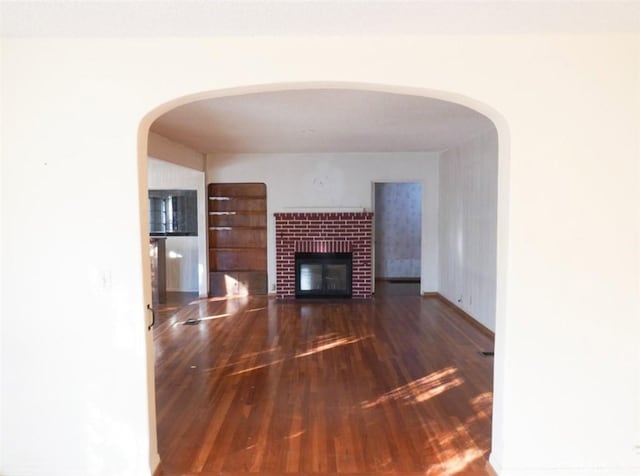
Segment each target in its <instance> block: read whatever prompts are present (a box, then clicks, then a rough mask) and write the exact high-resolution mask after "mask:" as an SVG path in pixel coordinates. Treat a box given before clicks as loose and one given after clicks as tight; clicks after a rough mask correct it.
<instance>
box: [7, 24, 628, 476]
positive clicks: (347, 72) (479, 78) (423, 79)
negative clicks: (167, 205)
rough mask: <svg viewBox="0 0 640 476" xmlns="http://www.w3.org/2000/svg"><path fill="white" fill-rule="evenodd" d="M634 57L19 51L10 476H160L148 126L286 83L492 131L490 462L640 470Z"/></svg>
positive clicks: (358, 42)
mask: <svg viewBox="0 0 640 476" xmlns="http://www.w3.org/2000/svg"><path fill="white" fill-rule="evenodd" d="M566 20H568V19H566ZM639 49H640V36H638V35H637V34H631V35H624V34H606V33H602V34H597V35H562V34H553V35H552V34H523V35H455V36H446V35H443V36H440V35H431V36H413V37H396V36H384V37H376V36H364V37H357V36H353V37H339V38H326V37H313V38H312V37H303V36H299V37H281V38H277V37H259V38H258V37H256V38H254V37H229V38H180V39H176V38H163V37H156V38H153V41H150V40H148V39H144V38H133V37H127V38H124V37H122V38H87V37H74V38H16V39H6V38H5V39H3V40H2V55H1V57H0V61H1V62H2V65H1V66H2V82H3V86H2V88H1V89H0V94H1V98H0V99H1V102H2V115H3V118H10V120H6V119H5V120H3V121H2V144H1V145H0V147H1V148H2V149H1V150H2V161H1V166H2V177H1V180H2V182H1V184H2V185H1V187H2V190H1V193H2V204H1V206H2V237H1V239H2V242H1V248H2V259H3V261H2V269H1V270H0V273H2V286H3V294H2V299H3V300H2V310H1V311H2V312H1V313H0V318H1V319H2V336H1V338H2V342H1V343H0V352H2V355H1V356H0V365H1V366H2V372H1V376H2V382H1V383H0V385H1V387H0V388H1V390H0V391H1V394H2V397H1V404H2V432H1V434H0V449H1V450H0V453H2V461H1V464H2V466H0V473H1V474H3V476H22V475H24V474H29V475H32V476H40V475H43V476H44V475H46V476H59V475H65V476H68V475H72V474H82V475H83V476H84V475H87V476H112V475H114V474H122V475H136V476H137V475H149V474H151V469H150V468H153V467H155V463H156V462H157V455H156V449H155V436H154V433H153V430H154V429H155V424H154V412H153V399H152V398H150V394H149V392H148V386H147V378H148V377H149V376H150V375H152V374H151V372H152V362H148V361H147V355H148V351H149V342H150V335H151V333H149V332H147V330H146V326H147V323H148V320H149V315H148V313H147V312H146V310H145V305H146V296H145V292H144V291H145V288H144V283H145V281H146V279H145V277H144V274H143V267H142V265H141V262H142V259H141V257H142V256H144V252H145V251H146V250H145V249H144V246H143V243H144V240H143V239H142V237H143V236H144V235H145V231H146V230H145V227H144V225H143V223H144V218H145V215H144V213H141V210H140V208H141V207H143V206H142V204H143V203H144V199H145V193H146V173H141V175H138V162H137V161H138V160H139V159H140V160H142V161H146V157H147V150H146V142H147V137H148V134H147V132H148V130H147V128H148V126H149V125H150V123H151V121H152V120H153V118H155V117H156V115H157V114H160V113H161V112H162V111H163V109H162V108H161V107H159V105H163V104H166V103H168V102H169V101H173V100H175V99H176V98H182V97H185V96H189V95H192V94H197V93H200V92H203V91H220V90H224V89H226V88H240V89H239V90H236V91H243V92H248V91H250V90H256V89H270V88H276V87H277V86H274V85H276V84H281V85H282V86H280V87H286V88H288V87H308V86H316V87H317V86H324V87H331V86H332V85H337V86H339V87H342V88H344V87H348V86H353V87H356V88H357V87H364V88H370V89H374V90H386V91H395V92H404V93H415V94H428V95H432V96H435V97H438V98H444V99H450V100H456V101H460V102H462V103H463V104H465V105H467V106H471V107H475V108H477V109H478V110H480V112H483V113H485V114H487V115H488V116H489V117H491V118H492V119H494V120H495V121H496V125H497V128H498V135H499V141H500V148H499V214H498V299H497V303H498V310H497V313H496V315H497V320H496V364H495V376H494V382H495V386H494V392H495V393H494V402H495V403H494V422H493V443H492V445H493V447H492V456H491V459H492V462H493V464H494V466H495V467H496V469H497V470H498V472H499V474H500V475H501V476H515V475H524V474H527V475H533V474H535V475H550V474H554V475H555V476H558V475H562V476H564V475H576V474H580V475H581V476H585V475H595V474H600V475H602V474H607V475H608V476H613V475H630V474H636V473H637V471H638V468H639V467H640V455H639V454H637V452H636V450H635V449H634V446H636V445H640V442H639V441H637V435H638V428H637V426H638V424H639V422H638V419H637V418H636V419H634V418H633V415H637V413H638V407H639V405H640V403H639V402H640V395H639V394H638V387H637V385H636V384H635V383H634V380H633V376H634V375H635V376H638V375H639V371H640V368H639V367H638V366H639V365H640V362H638V358H637V343H638V341H640V285H639V274H640V271H639V264H640V256H639V249H640V236H639V233H640V232H639V228H640V216H639V214H638V203H640V177H639V176H638V150H639V149H640V138H639V135H638V130H639V129H640V105H639V98H640V90H639V89H640V88H638V77H639V76H640V62H639V58H640V55H639V54H638V53H639ZM203 58H207V61H203V60H202V59H203ZM158 71H162V75H163V77H162V81H158ZM42 78H46V81H43V79H42ZM318 78H323V79H324V80H327V79H329V80H335V81H337V83H326V82H324V83H317V82H316V81H318ZM256 84H263V85H265V84H266V85H271V86H255V85H256ZM251 85H254V86H252V87H249V86H251ZM383 85H388V86H383ZM220 94H222V93H220ZM203 96H204V95H203ZM203 96H197V97H203ZM167 107H169V106H167ZM156 108H158V109H156ZM150 111H153V112H152V113H151V115H150V116H147V114H149V113H150ZM141 121H142V124H141ZM139 128H141V130H140V131H139ZM138 132H139V135H138ZM34 137H37V140H34ZM96 144H99V147H97V146H96ZM88 151H90V153H89V152H88ZM140 167H141V168H142V171H143V172H146V171H145V170H144V167H145V164H144V163H142V164H141V165H140ZM287 176H288V178H289V180H299V179H300V177H295V176H289V175H287ZM399 180H400V181H401V180H406V177H403V178H402V179H399ZM114 190H117V192H118V193H114ZM141 190H142V191H143V192H141ZM425 190H426V188H425ZM369 193H370V190H369ZM45 197H46V198H45ZM81 197H87V198H86V199H82V198H81ZM436 199H437V197H436ZM136 200H139V203H140V204H141V207H136V206H132V204H133V203H136ZM52 202H53V203H54V204H55V209H56V210H59V211H60V213H42V209H43V203H52ZM143 211H144V210H143ZM435 221H436V222H437V218H436V220H435ZM105 223H117V224H118V230H117V232H110V233H105ZM48 230H55V232H54V233H46V232H47V231H48ZM39 283H46V285H42V286H38V284H39ZM34 292H37V299H34ZM25 303H28V305H25ZM70 336H73V338H70ZM61 343H64V344H63V345H62V344H61ZM541 348H542V349H544V352H541V351H540V349H541ZM594 349H595V350H594ZM34 428H36V429H37V432H34V430H33V429H34ZM150 431H151V433H150ZM70 448H73V451H70V450H69V449H70Z"/></svg>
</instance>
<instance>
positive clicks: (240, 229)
mask: <svg viewBox="0 0 640 476" xmlns="http://www.w3.org/2000/svg"><path fill="white" fill-rule="evenodd" d="M207 192H208V193H207V195H208V210H209V223H208V225H209V234H208V239H209V273H210V276H209V283H210V284H209V293H210V294H211V295H212V296H225V295H228V294H238V293H242V292H244V291H245V290H246V291H248V292H249V294H266V293H267V187H266V185H265V184H263V183H211V184H209V186H208V189H207Z"/></svg>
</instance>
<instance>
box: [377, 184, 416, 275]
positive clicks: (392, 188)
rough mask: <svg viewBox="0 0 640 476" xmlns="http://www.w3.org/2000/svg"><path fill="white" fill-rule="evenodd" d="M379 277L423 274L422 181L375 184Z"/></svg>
mask: <svg viewBox="0 0 640 476" xmlns="http://www.w3.org/2000/svg"><path fill="white" fill-rule="evenodd" d="M375 199H376V200H375V223H376V225H375V227H376V237H375V241H376V243H375V244H376V277H378V278H399V277H403V278H404V277H416V278H417V277H420V245H421V229H422V184H421V183H377V184H376V186H375Z"/></svg>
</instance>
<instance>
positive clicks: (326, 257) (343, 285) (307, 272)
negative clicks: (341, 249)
mask: <svg viewBox="0 0 640 476" xmlns="http://www.w3.org/2000/svg"><path fill="white" fill-rule="evenodd" d="M296 297H351V253H296Z"/></svg>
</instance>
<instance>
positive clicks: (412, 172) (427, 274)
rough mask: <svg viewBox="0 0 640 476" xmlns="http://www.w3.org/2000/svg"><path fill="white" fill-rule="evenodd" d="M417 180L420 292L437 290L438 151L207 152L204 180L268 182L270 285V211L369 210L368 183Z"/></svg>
mask: <svg viewBox="0 0 640 476" xmlns="http://www.w3.org/2000/svg"><path fill="white" fill-rule="evenodd" d="M381 181H396V182H402V181H414V182H415V181H420V182H421V183H422V185H423V195H422V210H423V221H422V257H423V258H422V268H421V277H422V279H421V287H422V290H423V292H428V291H435V290H437V275H438V273H437V270H438V262H437V258H438V241H437V240H438V233H437V225H438V154H436V153H348V154H347V153H343V154H235V155H224V154H215V155H213V154H210V155H207V183H211V182H264V183H266V184H267V215H268V216H267V219H268V229H267V236H268V243H267V262H268V274H269V290H270V291H273V290H274V286H275V276H276V272H275V226H274V218H273V214H274V213H276V212H287V211H293V210H295V211H304V210H308V211H327V210H329V211H340V210H347V211H353V210H360V211H361V210H371V209H372V199H373V183H374V182H381Z"/></svg>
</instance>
